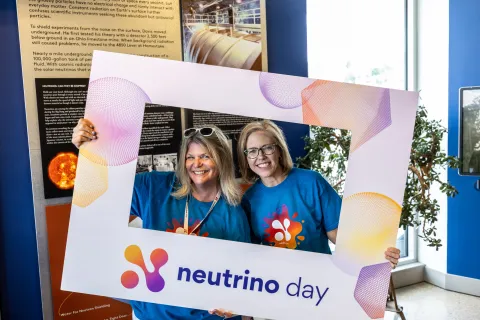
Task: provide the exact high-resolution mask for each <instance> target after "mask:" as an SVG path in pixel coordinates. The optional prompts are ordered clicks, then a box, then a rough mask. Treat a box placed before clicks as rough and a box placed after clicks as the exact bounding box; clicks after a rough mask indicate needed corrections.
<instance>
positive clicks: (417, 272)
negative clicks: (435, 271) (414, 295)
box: [392, 262, 425, 288]
mask: <svg viewBox="0 0 480 320" xmlns="http://www.w3.org/2000/svg"><path fill="white" fill-rule="evenodd" d="M424 273H425V265H424V264H423V263H419V262H415V263H409V264H406V265H403V266H400V267H398V268H396V269H395V270H393V271H392V278H393V285H394V286H395V288H401V287H406V286H410V285H412V284H416V283H420V282H423V281H424Z"/></svg>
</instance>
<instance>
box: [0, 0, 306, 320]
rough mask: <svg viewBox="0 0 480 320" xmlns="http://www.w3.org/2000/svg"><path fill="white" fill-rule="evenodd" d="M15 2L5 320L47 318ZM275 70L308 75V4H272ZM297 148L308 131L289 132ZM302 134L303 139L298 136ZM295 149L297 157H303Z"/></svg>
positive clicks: (3, 265) (0, 82)
mask: <svg viewBox="0 0 480 320" xmlns="http://www.w3.org/2000/svg"><path fill="white" fill-rule="evenodd" d="M15 6H16V3H15V0H1V1H0V44H1V50H0V64H1V66H2V71H1V72H0V97H1V102H0V119H1V122H2V124H1V125H0V137H1V138H0V150H1V151H0V152H1V154H0V176H1V177H2V179H0V309H1V310H2V320H10V319H14V320H16V319H32V320H37V319H42V309H41V298H40V283H39V274H38V260H37V246H36V245H37V244H36V237H35V221H34V212H33V199H32V186H31V178H30V164H29V154H28V141H27V128H26V121H25V105H24V98H23V85H22V72H21V64H20V49H19V43H18V26H17V15H16V7H15ZM266 9H267V36H268V54H269V70H270V72H274V73H283V74H290V75H298V76H307V70H308V67H307V37H306V11H305V10H306V2H305V0H267V2H266ZM284 129H285V130H286V134H287V140H289V141H288V142H289V143H290V145H291V146H293V142H294V141H298V135H305V134H307V133H308V130H305V128H300V127H299V126H298V125H293V124H289V125H288V126H287V127H284ZM297 134H298V135H297ZM302 152H303V150H302V148H299V147H298V146H297V148H293V150H292V155H293V156H294V157H295V156H298V155H300V154H302Z"/></svg>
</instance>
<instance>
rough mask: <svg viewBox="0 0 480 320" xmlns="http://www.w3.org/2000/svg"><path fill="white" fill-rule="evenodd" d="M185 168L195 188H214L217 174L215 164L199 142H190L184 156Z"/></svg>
mask: <svg viewBox="0 0 480 320" xmlns="http://www.w3.org/2000/svg"><path fill="white" fill-rule="evenodd" d="M185 168H186V169H187V172H188V176H189V177H190V179H192V182H193V184H194V185H195V186H196V187H197V188H198V187H200V188H209V187H215V188H216V185H217V177H218V175H219V172H218V169H217V165H216V164H215V162H214V161H213V159H212V157H211V155H210V154H209V153H208V150H207V149H206V148H205V147H204V146H202V145H201V144H198V143H196V142H192V143H190V145H189V146H188V150H187V154H186V156H185Z"/></svg>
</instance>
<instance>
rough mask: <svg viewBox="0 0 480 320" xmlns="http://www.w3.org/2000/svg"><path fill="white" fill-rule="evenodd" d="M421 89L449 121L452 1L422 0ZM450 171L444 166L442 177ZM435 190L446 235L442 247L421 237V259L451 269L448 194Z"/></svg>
mask: <svg viewBox="0 0 480 320" xmlns="http://www.w3.org/2000/svg"><path fill="white" fill-rule="evenodd" d="M417 3H418V8H417V9H418V11H417V12H418V38H417V39H418V52H417V53H418V55H417V59H418V60H417V66H418V78H417V81H418V82H417V83H418V89H419V90H420V97H421V99H422V100H421V101H420V103H423V104H424V105H425V106H426V107H427V110H428V112H429V115H430V117H431V118H434V119H437V120H441V121H442V123H443V125H444V126H445V127H446V126H447V125H448V50H449V49H448V35H449V18H448V14H449V5H448V3H449V1H448V0H418V1H417ZM442 146H443V148H444V150H447V136H446V135H445V136H444V140H443V145H442ZM446 178H447V173H446V170H443V173H442V179H443V181H446ZM432 194H433V195H434V196H435V198H436V199H437V200H438V201H439V205H440V207H441V210H440V215H439V219H438V222H437V223H436V225H437V229H438V232H437V236H439V237H440V238H441V239H442V243H443V247H441V248H440V249H439V251H435V249H434V248H430V247H427V246H426V244H425V243H424V242H423V241H422V240H420V239H419V242H418V260H419V262H422V263H424V264H426V267H427V268H430V269H434V270H436V271H439V272H442V273H446V272H447V214H448V213H447V197H446V196H445V195H444V194H442V193H441V192H440V191H439V189H438V187H437V188H434V190H433V192H432Z"/></svg>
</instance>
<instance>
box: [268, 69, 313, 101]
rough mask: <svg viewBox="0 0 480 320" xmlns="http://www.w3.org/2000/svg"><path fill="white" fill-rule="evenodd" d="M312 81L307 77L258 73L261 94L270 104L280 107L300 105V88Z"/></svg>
mask: <svg viewBox="0 0 480 320" xmlns="http://www.w3.org/2000/svg"><path fill="white" fill-rule="evenodd" d="M314 81H315V80H313V79H308V78H301V77H292V76H284V75H281V74H274V73H260V79H259V82H260V83H259V85H260V91H261V92H262V94H263V96H264V97H265V99H267V101H268V102H270V103H271V104H272V105H274V106H276V107H278V108H282V109H293V108H298V107H300V106H302V90H303V89H305V88H306V87H308V86H309V85H311V84H312V83H313V82H314Z"/></svg>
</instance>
